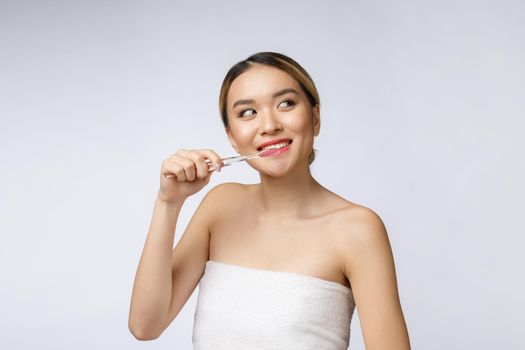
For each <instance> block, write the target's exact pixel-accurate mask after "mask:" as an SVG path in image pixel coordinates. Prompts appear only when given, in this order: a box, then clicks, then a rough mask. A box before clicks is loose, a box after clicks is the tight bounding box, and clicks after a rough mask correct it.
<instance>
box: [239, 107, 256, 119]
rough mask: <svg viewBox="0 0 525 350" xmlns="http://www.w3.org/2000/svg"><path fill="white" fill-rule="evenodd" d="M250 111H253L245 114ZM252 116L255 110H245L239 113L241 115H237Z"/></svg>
mask: <svg viewBox="0 0 525 350" xmlns="http://www.w3.org/2000/svg"><path fill="white" fill-rule="evenodd" d="M250 111H253V113H246V112H250ZM254 114H255V109H245V110H244V111H241V113H239V116H240V117H245V116H249V115H254Z"/></svg>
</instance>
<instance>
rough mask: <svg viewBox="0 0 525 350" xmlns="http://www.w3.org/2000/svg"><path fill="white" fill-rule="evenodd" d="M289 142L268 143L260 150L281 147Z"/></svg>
mask: <svg viewBox="0 0 525 350" xmlns="http://www.w3.org/2000/svg"><path fill="white" fill-rule="evenodd" d="M290 143H291V142H290V141H286V142H281V143H276V144H273V145H269V146H266V147H263V148H262V151H264V150H265V149H271V148H276V149H278V148H283V147H286V146H288V145H289V144H290Z"/></svg>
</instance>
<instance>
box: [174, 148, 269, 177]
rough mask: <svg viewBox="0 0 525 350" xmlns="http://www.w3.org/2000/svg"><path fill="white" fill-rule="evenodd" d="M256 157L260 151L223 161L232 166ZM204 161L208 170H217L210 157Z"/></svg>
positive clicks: (224, 163)
mask: <svg viewBox="0 0 525 350" xmlns="http://www.w3.org/2000/svg"><path fill="white" fill-rule="evenodd" d="M256 157H259V153H256V154H251V155H248V156H234V157H227V158H221V161H222V163H223V166H222V167H225V166H230V165H232V164H233V163H236V162H241V161H243V160H247V159H252V158H256ZM204 161H205V162H206V163H207V164H208V172H210V171H214V170H215V166H214V165H213V164H211V163H212V161H211V160H210V159H208V158H206V159H205V160H204ZM164 176H165V177H166V178H168V179H169V178H172V177H175V175H173V174H168V175H164Z"/></svg>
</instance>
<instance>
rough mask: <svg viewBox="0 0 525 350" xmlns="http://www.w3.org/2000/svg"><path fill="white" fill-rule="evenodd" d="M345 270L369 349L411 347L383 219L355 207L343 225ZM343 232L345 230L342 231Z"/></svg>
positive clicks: (406, 349)
mask: <svg viewBox="0 0 525 350" xmlns="http://www.w3.org/2000/svg"><path fill="white" fill-rule="evenodd" d="M342 229H343V230H346V232H345V233H344V234H343V236H344V238H343V239H344V240H345V242H344V243H343V244H342V246H343V247H344V248H345V249H344V251H343V253H342V256H343V259H344V265H345V269H346V271H345V273H346V276H347V278H348V280H349V281H350V284H351V288H352V292H353V296H354V300H355V302H356V307H357V312H358V315H359V321H360V324H361V330H362V333H363V338H364V342H365V346H366V349H367V350H409V349H410V341H409V336H408V330H407V327H406V324H405V319H404V316H403V312H402V310H401V304H400V301H399V294H398V288H397V279H396V271H395V266H394V258H393V254H392V250H391V247H390V242H389V239H388V235H387V232H386V229H385V226H384V224H383V221H382V220H381V218H380V217H379V216H378V215H377V214H376V213H375V212H374V211H372V210H371V209H369V208H366V207H360V208H358V209H352V210H351V214H350V215H348V217H347V219H345V225H344V227H342ZM341 232H343V231H341Z"/></svg>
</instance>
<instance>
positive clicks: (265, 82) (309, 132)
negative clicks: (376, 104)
mask: <svg viewBox="0 0 525 350" xmlns="http://www.w3.org/2000/svg"><path fill="white" fill-rule="evenodd" d="M227 112H228V120H229V128H227V130H226V131H227V133H228V139H229V140H230V143H231V144H232V146H233V147H234V149H235V150H236V151H237V152H238V153H240V154H242V155H248V154H254V153H257V152H259V151H261V147H260V146H261V145H262V144H264V143H267V142H271V141H276V140H290V141H292V143H291V144H290V145H289V146H288V149H287V150H286V151H284V152H282V153H280V154H278V155H275V156H267V157H263V158H255V159H252V160H249V161H248V162H249V163H250V165H252V166H253V167H254V168H256V169H257V170H265V172H269V173H271V174H273V175H278V174H284V173H285V172H286V171H287V170H288V169H290V168H292V167H293V166H295V164H298V163H305V164H306V165H308V155H309V154H310V152H311V151H312V149H313V139H314V136H317V135H318V134H319V127H320V119H319V106H314V107H311V106H310V103H309V101H308V98H307V97H306V94H305V93H304V92H303V90H302V89H301V87H300V85H299V83H298V82H297V81H296V80H295V79H294V78H292V77H291V76H290V75H289V74H288V73H286V72H284V71H282V70H280V69H277V68H274V67H271V66H266V65H260V64H256V65H254V66H252V67H251V68H250V69H249V70H248V71H246V72H244V73H242V74H241V75H239V76H238V77H237V78H236V79H235V80H234V81H233V83H232V84H231V86H230V90H229V92H228V96H227Z"/></svg>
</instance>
